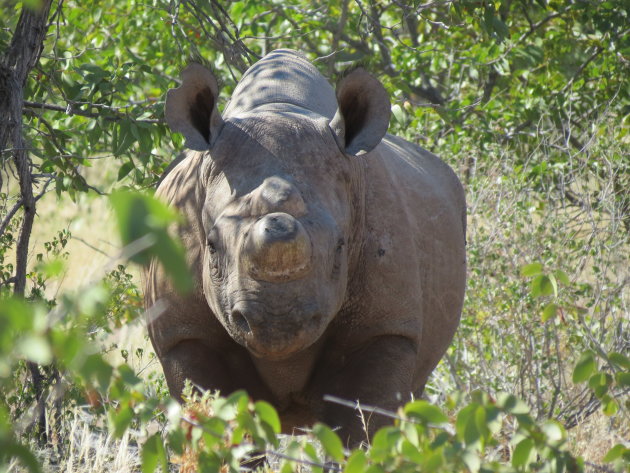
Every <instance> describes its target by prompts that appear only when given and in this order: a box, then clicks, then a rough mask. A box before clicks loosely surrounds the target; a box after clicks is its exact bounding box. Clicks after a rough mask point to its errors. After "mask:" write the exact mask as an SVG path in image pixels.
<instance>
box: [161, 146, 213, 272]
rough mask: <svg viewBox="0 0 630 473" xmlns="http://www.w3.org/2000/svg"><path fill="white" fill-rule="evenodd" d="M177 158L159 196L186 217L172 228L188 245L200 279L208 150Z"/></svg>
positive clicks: (194, 268)
mask: <svg viewBox="0 0 630 473" xmlns="http://www.w3.org/2000/svg"><path fill="white" fill-rule="evenodd" d="M176 161H177V162H176V163H175V165H174V166H172V168H171V169H167V173H165V176H163V178H162V180H161V182H160V184H159V185H158V188H157V190H156V192H155V195H156V197H158V198H159V199H160V200H162V201H163V202H165V203H166V204H168V205H169V206H170V207H172V208H175V209H177V210H178V212H179V214H180V216H181V218H182V219H181V221H180V222H178V223H176V224H174V225H173V226H172V228H171V231H172V232H173V233H174V234H176V235H177V236H178V237H179V239H180V240H181V242H182V244H183V245H184V248H185V250H186V257H187V259H188V262H189V265H190V266H191V268H192V270H193V275H194V276H195V277H196V278H197V279H198V277H199V274H200V271H201V269H200V268H199V267H198V266H199V264H200V261H201V259H202V256H203V250H204V246H205V244H204V231H203V226H202V219H201V212H202V208H203V203H204V200H205V191H204V187H203V185H202V181H203V179H202V174H203V171H204V170H203V164H204V153H200V152H188V153H184V154H183V155H180V157H178V159H177V160H176Z"/></svg>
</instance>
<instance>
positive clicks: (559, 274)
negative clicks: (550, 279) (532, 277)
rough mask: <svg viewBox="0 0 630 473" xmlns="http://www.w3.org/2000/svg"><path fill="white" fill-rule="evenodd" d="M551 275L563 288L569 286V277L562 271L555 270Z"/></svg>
mask: <svg viewBox="0 0 630 473" xmlns="http://www.w3.org/2000/svg"><path fill="white" fill-rule="evenodd" d="M553 274H554V276H555V277H556V279H557V280H558V281H560V282H561V283H562V284H564V285H565V286H569V285H571V281H570V280H569V276H567V273H565V272H564V271H562V270H560V269H556V270H555V271H554V272H553Z"/></svg>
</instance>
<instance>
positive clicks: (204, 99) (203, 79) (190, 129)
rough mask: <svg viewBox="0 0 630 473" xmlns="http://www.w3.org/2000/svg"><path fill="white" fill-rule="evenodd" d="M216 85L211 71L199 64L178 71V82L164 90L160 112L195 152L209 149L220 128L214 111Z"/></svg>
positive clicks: (221, 120)
mask: <svg viewBox="0 0 630 473" xmlns="http://www.w3.org/2000/svg"><path fill="white" fill-rule="evenodd" d="M218 96H219V88H218V86H217V80H216V79H215V78H214V75H213V74H212V72H210V71H209V70H208V69H206V68H205V67H203V66H202V65H201V64H191V65H189V66H188V67H186V69H184V70H183V71H182V85H180V86H179V87H178V88H176V89H170V90H169V91H168V92H167V93H166V105H165V106H164V115H165V117H166V123H167V124H168V126H169V127H170V129H171V130H172V131H175V132H179V133H181V134H182V135H184V137H185V138H186V146H187V147H188V148H190V149H193V150H197V151H205V150H207V149H209V148H210V147H211V146H212V144H213V143H214V140H215V139H216V138H217V136H218V134H219V132H220V131H221V128H222V127H223V119H222V118H221V115H220V114H219V111H218V110H217V98H218Z"/></svg>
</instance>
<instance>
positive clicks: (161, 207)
mask: <svg viewBox="0 0 630 473" xmlns="http://www.w3.org/2000/svg"><path fill="white" fill-rule="evenodd" d="M110 202H111V204H112V207H113V208H114V212H115V214H116V218H117V220H118V229H119V231H120V236H121V239H122V242H123V244H125V245H127V246H129V245H132V244H138V245H140V246H139V247H138V249H137V250H135V251H134V252H133V253H132V254H131V255H129V259H130V260H131V261H134V262H136V263H138V264H141V265H145V266H146V265H148V264H149V262H150V261H151V258H153V257H156V258H157V259H158V260H159V261H160V263H162V265H163V267H164V269H165V270H166V272H167V273H168V275H169V276H170V277H171V279H172V281H173V283H174V285H175V287H176V288H177V289H178V290H179V291H181V292H188V291H190V290H191V289H192V287H193V281H192V276H191V274H190V270H189V268H188V264H187V262H186V256H185V253H184V249H183V247H182V246H181V245H180V244H179V243H178V242H176V241H175V240H173V239H172V238H171V237H170V235H169V233H168V226H169V224H171V223H172V222H175V221H176V220H178V218H177V214H176V213H175V212H174V211H173V210H172V209H171V208H169V207H168V206H166V205H165V204H163V203H162V202H160V201H159V200H157V199H155V198H153V197H150V196H148V195H144V194H139V193H135V192H124V191H119V192H114V193H112V194H111V196H110Z"/></svg>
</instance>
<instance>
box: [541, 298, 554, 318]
mask: <svg viewBox="0 0 630 473" xmlns="http://www.w3.org/2000/svg"><path fill="white" fill-rule="evenodd" d="M557 313H558V304H556V303H554V302H550V303H549V304H547V305H546V306H545V308H544V309H543V311H542V316H541V320H542V321H543V323H544V322H547V321H548V320H551V319H553V318H555V317H556V315H557Z"/></svg>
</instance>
